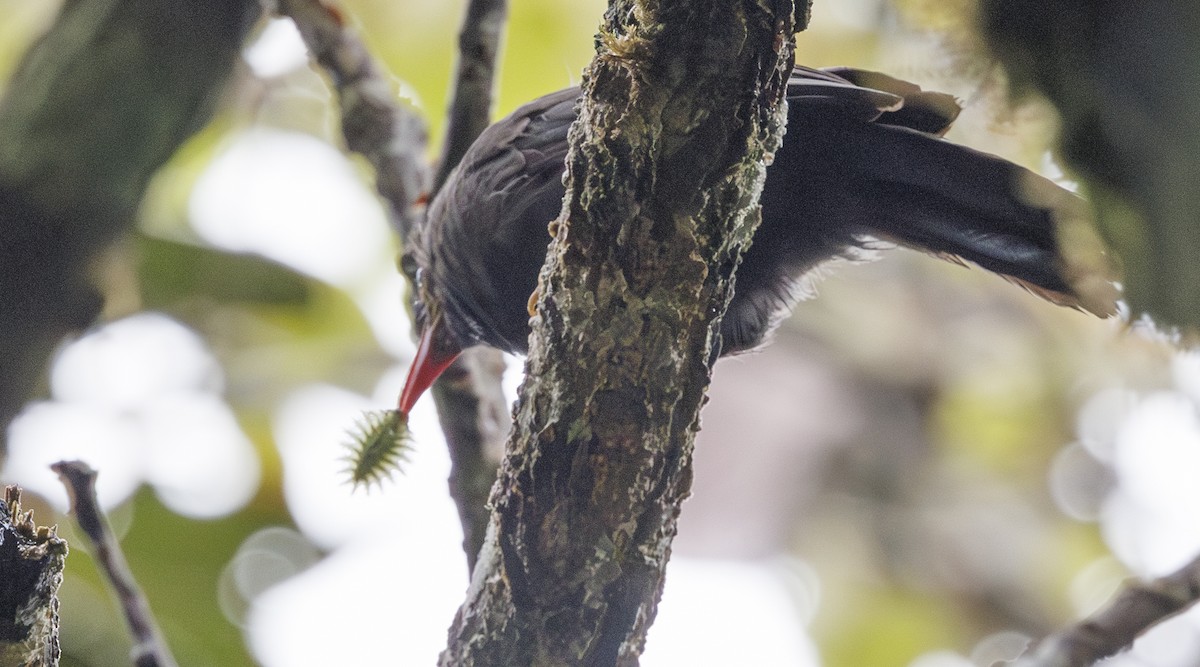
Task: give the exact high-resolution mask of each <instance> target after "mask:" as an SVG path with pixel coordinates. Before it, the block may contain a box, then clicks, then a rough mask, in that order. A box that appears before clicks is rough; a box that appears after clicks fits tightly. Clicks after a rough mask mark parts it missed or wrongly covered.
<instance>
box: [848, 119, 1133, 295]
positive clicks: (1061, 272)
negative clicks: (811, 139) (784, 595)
mask: <svg viewBox="0 0 1200 667" xmlns="http://www.w3.org/2000/svg"><path fill="white" fill-rule="evenodd" d="M841 139H842V140H843V141H842V142H841V144H840V149H841V150H842V151H843V155H850V156H852V158H851V164H850V167H849V169H850V171H851V172H852V173H853V175H854V177H855V178H856V179H859V183H860V185H861V186H862V187H865V188H867V190H868V191H869V192H870V193H871V199H872V200H873V201H878V202H881V204H880V205H879V206H877V207H876V210H875V212H874V213H875V215H874V216H873V217H872V218H871V219H867V220H863V221H862V225H863V227H864V228H865V230H866V232H867V233H868V234H870V235H872V236H877V237H882V238H885V239H887V240H891V241H894V242H896V243H899V244H901V245H904V246H908V247H911V248H915V249H917V250H921V251H924V252H927V253H930V254H933V255H936V256H940V257H943V258H958V259H961V260H965V261H968V262H971V263H973V264H977V265H979V266H981V267H983V268H985V269H987V270H989V271H992V272H994V273H997V274H1000V275H1001V276H1004V277H1006V278H1008V279H1009V280H1011V281H1013V282H1015V283H1017V284H1020V285H1022V286H1024V287H1025V288H1026V289H1028V290H1030V291H1031V292H1033V293H1035V294H1037V295H1039V296H1042V297H1044V298H1046V299H1048V300H1050V301H1052V302H1054V303H1057V304H1060V305H1068V306H1074V307H1079V308H1083V309H1085V310H1089V311H1091V312H1094V313H1096V314H1097V315H1102V316H1106V315H1111V314H1113V313H1114V312H1115V304H1114V302H1115V298H1114V297H1115V292H1114V291H1113V290H1111V289H1109V290H1108V291H1107V293H1099V294H1098V293H1096V292H1095V290H1094V288H1091V287H1089V290H1088V291H1089V293H1087V294H1085V293H1084V290H1082V289H1080V286H1079V285H1078V284H1077V283H1078V280H1076V279H1075V278H1074V276H1073V275H1072V269H1071V267H1070V266H1069V264H1068V262H1067V261H1066V260H1065V259H1064V257H1063V253H1062V249H1061V247H1060V244H1059V239H1058V229H1059V228H1060V227H1062V226H1063V225H1067V224H1076V223H1077V222H1078V221H1079V220H1080V219H1081V218H1083V217H1084V214H1083V210H1084V208H1083V202H1082V200H1081V199H1079V198H1078V197H1076V196H1075V195H1073V194H1071V193H1070V192H1067V191H1066V190H1063V189H1062V188H1060V187H1058V186H1057V185H1055V184H1054V183H1053V182H1051V181H1049V180H1047V179H1045V178H1042V177H1040V176H1038V175H1036V174H1034V173H1032V172H1030V171H1028V170H1026V169H1024V168H1022V167H1019V166H1017V165H1015V164H1012V163H1010V162H1007V161H1005V160H1003V159H1001V158H998V157H995V156H993V155H989V154H986V153H981V152H979V151H975V150H971V149H969V148H965V147H962V146H957V145H954V144H951V143H949V142H946V141H943V140H941V139H938V138H936V137H932V136H929V135H927V134H923V133H920V132H915V131H910V130H907V129H904V128H899V127H887V126H881V125H868V126H862V127H860V131H859V132H856V133H849V135H844V136H842V137H841Z"/></svg>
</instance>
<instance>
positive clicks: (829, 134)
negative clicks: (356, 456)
mask: <svg viewBox="0 0 1200 667" xmlns="http://www.w3.org/2000/svg"><path fill="white" fill-rule="evenodd" d="M580 94H581V93H580V91H579V89H577V88H572V89H568V90H563V91H559V92H557V93H553V94H551V95H547V96H545V97H543V98H540V99H538V100H535V101H533V102H531V103H529V104H527V105H525V106H523V107H521V108H520V109H517V110H516V111H515V112H514V113H513V114H512V115H511V116H509V117H507V118H505V119H504V120H501V121H500V122H498V123H496V124H495V125H492V126H491V127H489V128H488V129H487V130H486V131H485V132H484V133H483V134H482V135H480V137H479V139H478V140H477V141H476V142H475V144H474V145H473V146H472V147H471V149H470V150H469V151H468V152H467V153H466V155H465V156H464V157H463V160H462V163H461V164H460V166H459V167H458V168H457V169H456V170H455V171H454V172H453V173H452V174H451V176H450V179H449V181H448V182H447V183H446V186H445V187H444V188H443V190H442V192H441V193H440V194H439V195H438V196H437V198H436V199H435V200H434V201H433V203H432V204H431V206H430V209H429V215H428V222H427V224H426V225H425V227H424V228H423V229H422V230H421V232H420V234H419V235H418V238H417V239H416V244H415V247H414V249H413V252H414V255H415V257H416V259H417V262H418V264H419V266H420V267H421V274H420V275H421V283H422V284H421V291H420V299H421V301H423V302H424V304H423V308H424V310H425V311H427V312H428V313H429V315H430V317H428V318H427V319H429V320H430V321H429V322H426V329H427V331H426V333H425V336H424V337H423V340H422V352H421V355H420V357H419V358H418V360H417V362H415V363H414V370H413V373H412V377H410V380H409V387H407V388H406V391H405V395H404V397H402V400H401V410H402V411H403V412H407V410H408V408H409V407H411V404H412V402H415V400H416V398H417V396H419V395H420V393H421V392H422V391H424V389H425V388H426V387H428V384H429V383H431V382H432V381H433V379H434V378H436V375H437V373H439V372H440V371H441V370H442V369H443V368H444V367H445V364H448V363H449V361H450V360H452V359H453V356H454V355H455V354H457V352H458V350H460V349H462V348H466V347H469V346H471V345H476V344H485V345H490V346H492V347H496V348H500V349H502V350H507V351H509V352H516V353H522V352H524V351H525V350H526V338H527V336H528V334H529V321H528V319H529V318H528V315H527V311H526V304H527V302H528V299H529V296H530V293H531V292H532V291H533V290H534V289H535V286H536V282H537V275H538V271H539V269H540V268H541V266H542V264H543V262H544V260H545V256H546V248H547V245H548V241H549V237H548V236H547V232H546V228H547V224H548V223H549V222H550V221H551V220H554V219H555V218H556V217H557V216H558V214H559V210H560V208H561V205H562V200H563V195H564V192H565V190H564V186H563V183H562V177H563V173H564V171H565V167H564V162H565V158H566V153H567V130H568V128H569V126H570V124H571V122H572V121H573V120H574V119H575V112H574V105H575V103H576V101H577V100H578V98H579V96H580ZM787 96H788V105H789V106H788V132H787V135H786V136H785V138H784V142H783V146H782V147H781V148H780V149H779V151H778V153H777V154H776V155H775V161H774V163H773V164H772V165H771V166H770V167H769V169H768V171H767V180H766V183H765V185H764V189H763V193H762V224H761V226H760V227H759V229H758V231H757V233H756V235H755V238H754V243H753V245H752V247H751V248H750V249H749V250H748V251H747V252H746V255H745V257H744V260H743V262H742V264H741V266H740V267H739V269H738V272H737V278H736V282H735V293H734V297H733V301H732V303H731V304H730V306H729V310H728V312H727V313H726V315H725V318H724V320H723V321H722V324H721V333H722V343H723V347H722V352H723V353H725V354H728V353H733V352H739V351H743V350H747V349H750V348H753V347H755V346H757V345H759V344H760V343H762V341H763V339H764V338H765V336H766V335H767V334H768V333H769V332H770V331H771V329H772V328H773V327H774V326H775V324H776V323H777V322H778V321H779V320H780V319H781V317H782V316H783V315H784V314H786V313H787V310H788V308H789V307H790V306H791V305H792V302H793V301H794V298H795V297H794V294H795V293H796V291H797V285H798V283H799V281H800V280H801V278H803V277H804V275H805V274H807V273H808V272H810V271H811V270H812V269H814V268H815V267H817V266H818V265H819V264H820V263H821V262H823V261H825V260H828V259H830V258H834V257H838V256H843V255H846V254H847V253H850V252H852V251H853V250H854V249H855V248H858V247H860V246H861V245H862V243H863V239H866V238H878V239H884V240H888V241H892V242H895V243H899V244H901V245H906V246H910V247H913V248H916V249H919V250H923V251H926V252H929V253H933V254H935V255H939V256H942V257H945V258H948V259H952V260H954V261H963V260H965V261H969V262H972V263H975V264H978V265H979V266H982V267H984V268H986V269H988V270H990V271H993V272H996V273H998V274H1001V275H1003V276H1005V277H1007V278H1009V279H1011V280H1014V281H1016V282H1019V283H1021V284H1023V285H1025V286H1026V287H1028V288H1029V289H1030V290H1031V291H1034V292H1036V293H1038V294H1040V295H1042V296H1045V297H1046V298H1049V299H1051V300H1054V301H1056V302H1058V303H1063V304H1068V305H1076V299H1075V296H1074V293H1073V291H1072V288H1071V286H1070V285H1069V284H1068V281H1067V280H1066V279H1065V278H1064V276H1063V273H1062V271H1061V267H1062V262H1061V258H1060V256H1059V251H1058V245H1057V241H1056V237H1055V223H1054V216H1055V214H1056V212H1058V211H1060V210H1066V209H1070V208H1072V207H1075V206H1078V200H1077V199H1076V198H1075V197H1074V196H1073V195H1071V194H1070V193H1067V192H1066V191H1064V190H1062V189H1060V188H1058V187H1057V186H1055V185H1054V184H1053V183H1051V182H1050V181H1047V180H1046V179H1044V178H1041V177H1039V176H1036V175H1034V174H1032V173H1030V172H1029V171H1027V170H1025V169H1023V168H1021V167H1018V166H1016V165H1014V164H1011V163H1009V162H1006V161H1005V160H1002V159H1000V158H997V157H995V156H992V155H988V154H985V153H981V152H978V151H974V150H971V149H969V148H964V147H962V146H958V145H955V144H952V143H949V142H947V141H944V140H943V139H941V138H940V136H941V135H942V134H943V133H944V132H945V130H946V129H947V128H948V127H949V125H950V123H951V122H953V120H954V119H955V117H956V116H957V115H958V112H959V107H958V104H957V103H956V102H955V100H954V99H953V98H952V97H950V96H949V95H945V94H942V93H936V92H928V91H923V90H921V89H920V88H919V87H917V86H915V85H913V84H911V83H907V82H904V81H900V80H898V79H894V78H892V77H889V76H887V75H883V74H878V73H874V72H865V71H859V70H851V69H830V70H814V69H809V68H805V67H797V68H796V69H795V70H794V72H793V74H792V77H791V79H790V80H789V82H788V93H787ZM1022 194H1029V195H1032V196H1031V197H1030V198H1029V199H1026V198H1025V197H1023V196H1022ZM1029 201H1037V202H1040V205H1033V204H1030V203H1028V202H1029ZM1042 206H1045V207H1047V208H1042Z"/></svg>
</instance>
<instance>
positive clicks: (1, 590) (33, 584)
mask: <svg viewBox="0 0 1200 667" xmlns="http://www.w3.org/2000/svg"><path fill="white" fill-rule="evenodd" d="M66 560H67V543H66V541H65V540H63V539H62V538H60V537H58V536H57V535H56V534H55V530H54V528H44V527H38V526H36V525H35V524H34V523H33V512H32V511H30V512H25V511H22V509H21V490H20V489H19V488H17V487H15V486H10V487H8V488H7V489H5V493H4V499H3V500H0V665H14V666H16V665H20V666H21V667H54V666H55V665H57V664H58V661H59V657H60V655H61V651H60V650H59V646H58V586H59V584H61V583H62V575H63V567H65V566H66Z"/></svg>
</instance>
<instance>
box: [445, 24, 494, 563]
mask: <svg viewBox="0 0 1200 667" xmlns="http://www.w3.org/2000/svg"><path fill="white" fill-rule="evenodd" d="M507 5H508V3H507V0H470V1H469V2H468V4H467V12H466V15H465V16H464V17H463V24H462V30H461V31H460V33H459V37H458V49H459V51H458V70H457V72H456V75H455V82H454V99H453V102H451V105H450V113H449V129H448V130H447V133H446V143H445V146H444V150H443V152H442V163H441V166H440V167H439V168H438V173H437V176H436V177H435V178H434V194H436V193H437V191H438V190H440V189H441V187H442V185H443V184H445V182H446V179H447V178H448V177H449V175H450V172H451V171H452V170H453V169H454V167H455V166H457V165H458V163H459V161H460V160H462V157H463V154H465V153H466V152H467V149H468V148H469V147H470V146H471V144H472V143H473V142H474V141H475V138H476V137H478V136H479V133H480V132H483V130H484V128H486V127H487V125H488V122H489V121H490V116H491V108H492V88H493V83H494V81H495V78H496V61H497V57H498V52H499V49H500V37H501V34H502V32H503V29H504V20H505V17H506V14H507V11H508V6H507ZM503 374H504V356H503V355H501V354H500V353H499V352H497V351H496V350H493V349H490V348H483V347H476V348H474V349H470V350H467V351H466V352H465V353H464V354H463V355H461V356H460V357H459V358H458V360H456V361H455V362H454V365H453V366H451V368H450V369H449V370H448V371H447V372H446V373H445V374H444V375H443V376H442V377H441V378H440V379H439V380H438V381H437V382H436V383H435V384H434V386H433V398H434V401H435V402H436V403H437V410H438V417H439V418H440V420H441V422H442V432H443V433H444V434H445V436H446V445H447V447H448V448H449V449H450V462H451V468H450V495H451V496H452V497H453V498H454V504H455V505H456V506H457V507H458V516H459V519H460V520H461V522H462V527H463V550H464V551H465V552H466V554H467V568H468V569H469V570H471V571H473V570H474V569H475V562H476V560H477V558H478V555H479V549H480V547H482V546H483V538H484V533H485V532H486V530H487V521H488V510H487V497H488V493H489V492H490V491H491V488H492V484H493V483H494V482H495V481H496V469H497V468H498V467H499V466H500V455H501V453H502V452H503V448H504V439H505V438H506V437H508V430H509V429H508V424H509V421H510V419H509V416H508V402H507V401H506V400H505V399H504V391H503V390H502V389H501V386H500V381H501V378H502V376H503Z"/></svg>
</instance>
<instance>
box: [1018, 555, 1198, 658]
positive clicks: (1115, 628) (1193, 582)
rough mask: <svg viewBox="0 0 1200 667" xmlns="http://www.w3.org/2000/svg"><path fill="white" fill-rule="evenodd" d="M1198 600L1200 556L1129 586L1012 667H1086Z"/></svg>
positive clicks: (1040, 643) (1122, 647)
mask: <svg viewBox="0 0 1200 667" xmlns="http://www.w3.org/2000/svg"><path fill="white" fill-rule="evenodd" d="M1197 599H1200V557H1197V558H1196V559H1195V560H1193V561H1192V562H1190V563H1188V564H1187V565H1185V566H1183V567H1182V568H1180V569H1179V570H1177V571H1176V572H1174V573H1172V574H1169V575H1167V576H1165V577H1162V578H1159V579H1154V580H1151V581H1143V582H1132V583H1130V584H1128V585H1127V586H1126V588H1125V589H1124V590H1122V591H1121V592H1120V593H1119V594H1118V595H1117V596H1116V597H1115V598H1113V599H1112V600H1111V601H1110V602H1109V604H1108V605H1107V606H1105V607H1104V608H1103V609H1101V610H1099V611H1097V612H1096V613H1094V614H1092V615H1091V616H1090V617H1088V618H1086V619H1084V620H1083V621H1081V622H1080V623H1078V624H1076V625H1074V626H1071V627H1069V628H1067V629H1065V630H1063V631H1062V632H1059V633H1057V634H1054V635H1051V636H1049V637H1047V638H1045V639H1044V640H1042V641H1041V642H1039V643H1038V645H1037V647H1036V648H1035V649H1033V650H1032V651H1030V654H1029V655H1026V656H1023V657H1021V658H1018V659H1017V661H1016V662H1014V663H1012V665H1013V667H1085V666H1086V665H1092V664H1095V663H1096V662H1098V661H1100V660H1102V659H1104V658H1107V657H1108V656H1111V655H1114V654H1116V653H1118V652H1120V651H1123V650H1125V649H1127V648H1129V646H1130V645H1132V644H1133V640H1135V639H1137V638H1138V637H1139V636H1140V635H1142V634H1143V633H1144V632H1146V631H1147V630H1149V629H1150V628H1152V627H1154V626H1155V625H1157V624H1159V623H1161V622H1163V621H1165V620H1167V619H1168V618H1171V617H1172V616H1175V615H1177V614H1180V613H1182V612H1184V611H1186V610H1187V609H1188V608H1189V607H1191V606H1192V605H1194V604H1195V603H1196V601H1197Z"/></svg>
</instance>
